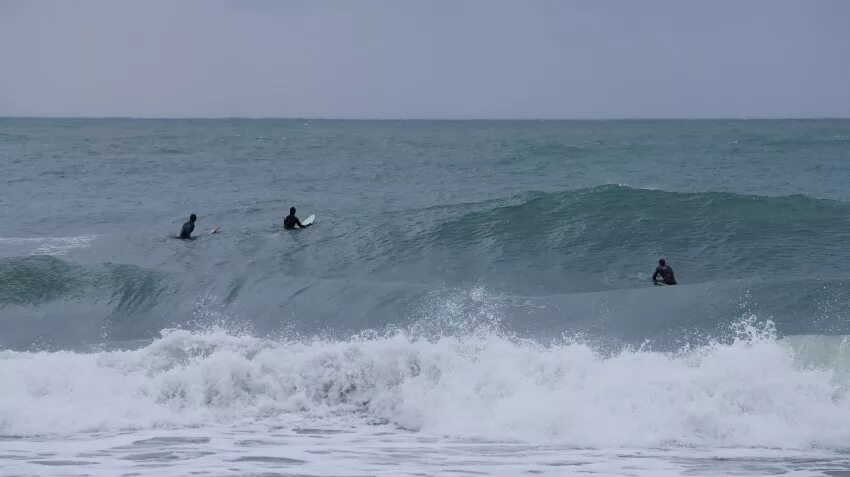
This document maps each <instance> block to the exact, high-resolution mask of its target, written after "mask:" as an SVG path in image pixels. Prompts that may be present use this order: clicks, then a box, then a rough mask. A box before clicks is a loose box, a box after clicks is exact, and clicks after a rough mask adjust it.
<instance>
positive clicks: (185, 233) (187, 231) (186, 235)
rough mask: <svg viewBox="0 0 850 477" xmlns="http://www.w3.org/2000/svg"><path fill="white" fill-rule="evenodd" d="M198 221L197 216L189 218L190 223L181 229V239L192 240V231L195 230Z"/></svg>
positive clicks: (193, 215)
mask: <svg viewBox="0 0 850 477" xmlns="http://www.w3.org/2000/svg"><path fill="white" fill-rule="evenodd" d="M196 220H198V217H197V216H196V215H195V214H192V215H190V216H189V221H188V222H186V223H184V224H183V228H182V229H180V238H181V239H183V240H188V239H190V238H192V231H193V230H195V221H196Z"/></svg>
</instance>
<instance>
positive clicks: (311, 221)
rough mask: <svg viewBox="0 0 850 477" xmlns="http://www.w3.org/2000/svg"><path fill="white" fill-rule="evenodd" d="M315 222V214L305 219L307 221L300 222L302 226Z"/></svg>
mask: <svg viewBox="0 0 850 477" xmlns="http://www.w3.org/2000/svg"><path fill="white" fill-rule="evenodd" d="M315 220H316V214H313V215H311V216H309V217H307V220H305V221H303V222H301V224H302V225H310V224H312V223H313V222H315Z"/></svg>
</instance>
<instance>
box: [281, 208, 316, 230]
mask: <svg viewBox="0 0 850 477" xmlns="http://www.w3.org/2000/svg"><path fill="white" fill-rule="evenodd" d="M296 225H297V226H298V227H299V228H302V229H304V228H307V227H309V226H310V224H307V225H304V224H302V223H301V221H300V220H298V217H296V216H295V207H290V208H289V215H287V216H286V218H285V219H283V228H285V229H286V230H293V229H295V226H296Z"/></svg>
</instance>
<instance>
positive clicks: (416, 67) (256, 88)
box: [0, 0, 850, 118]
mask: <svg viewBox="0 0 850 477" xmlns="http://www.w3.org/2000/svg"><path fill="white" fill-rule="evenodd" d="M0 115H3V116H138V117H151V116H153V117H221V116H245V117H337V118H339V117H345V118H350V117H357V118H635V117H735V118H738V117H850V1H848V0H799V1H792V0H711V1H709V0H704V1H689V0H667V1H661V0H647V1H634V0H622V1H609V0H584V1H535V0H516V1H498V0H497V1H478V0H469V1H466V0H445V1H443V0H436V1H434V0H429V1H424V0H423V1H406V0H391V1H351V0H341V1H338V2H330V1H297V2H286V1H280V2H277V1H270V0H238V1H237V0H231V1H227V0H219V1H194V0H189V1H159V0H154V1H114V0H108V1H89V0H82V1H42V0H0Z"/></svg>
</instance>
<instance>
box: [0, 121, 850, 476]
mask: <svg viewBox="0 0 850 477" xmlns="http://www.w3.org/2000/svg"><path fill="white" fill-rule="evenodd" d="M848 179H850V120H808V121H795V120H782V121H317V120H235V119H234V120H131V119H103V120H94V119H93V120H88V119H86V120H83V119H79V120H77V119H0V185H2V188H0V475H20V476H23V475H26V476H29V475H39V476H47V475H50V476H60V475H63V476H67V475H74V476H83V475H91V476H119V475H123V476H136V475H158V476H166V475H175V476H176V475H211V476H250V475H264V476H295V475H301V476H306V475H309V476H330V475H337V476H365V475H380V476H401V475H410V476H413V475H416V476H425V475H498V476H514V475H573V474H579V473H587V474H596V475H636V476H659V475H775V474H776V475H778V474H784V475H828V476H842V475H843V476H846V475H850V390H849V389H848V386H850V342H848V336H850V320H848V318H850V273H848V272H849V271H850V180H848ZM289 207H296V208H297V209H298V213H297V215H298V216H299V217H300V218H301V219H304V218H306V217H307V216H309V215H311V214H316V217H317V219H316V224H315V225H314V226H313V227H310V228H308V229H306V230H303V231H284V230H283V229H282V226H281V223H282V220H283V217H284V216H285V215H286V214H287V211H288V209H289ZM190 213H196V214H197V215H198V222H197V226H196V230H195V235H196V236H197V239H196V240H193V241H181V240H177V239H175V238H174V236H175V235H176V234H177V233H178V232H179V231H180V227H181V225H182V223H183V222H184V221H186V220H187V219H188V216H189V214H190ZM216 225H221V230H220V231H219V232H218V233H216V234H214V235H209V234H208V231H209V230H210V229H211V228H212V227H213V226H216ZM661 257H664V258H666V259H667V260H668V263H669V264H670V265H671V266H672V267H673V269H674V270H675V273H676V277H677V279H678V281H679V285H678V286H675V287H656V286H653V285H652V283H651V280H650V277H651V275H652V272H653V270H654V268H655V266H656V262H657V260H658V259H659V258H661Z"/></svg>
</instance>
